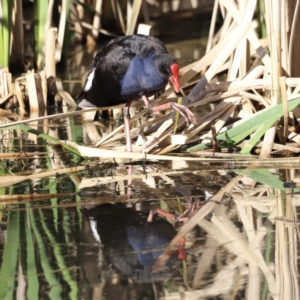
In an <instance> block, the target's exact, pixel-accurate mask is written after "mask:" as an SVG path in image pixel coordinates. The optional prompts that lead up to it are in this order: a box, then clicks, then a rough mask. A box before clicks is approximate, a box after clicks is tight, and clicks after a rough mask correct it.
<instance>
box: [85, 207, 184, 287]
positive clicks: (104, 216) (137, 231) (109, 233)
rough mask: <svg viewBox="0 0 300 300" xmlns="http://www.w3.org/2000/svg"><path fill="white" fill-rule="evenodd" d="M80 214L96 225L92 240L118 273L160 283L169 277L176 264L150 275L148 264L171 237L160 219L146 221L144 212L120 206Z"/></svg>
mask: <svg viewBox="0 0 300 300" xmlns="http://www.w3.org/2000/svg"><path fill="white" fill-rule="evenodd" d="M84 213H85V214H86V215H87V216H88V217H89V218H90V219H92V220H93V221H95V222H96V228H95V229H96V230H94V235H95V234H96V239H97V240H98V241H99V242H101V244H102V245H103V246H104V253H105V257H106V258H107V260H108V261H109V263H111V264H112V265H113V266H114V267H115V268H116V269H118V270H119V271H120V272H121V274H123V275H126V276H128V277H129V278H131V279H132V280H134V281H135V282H140V283H142V282H154V281H162V280H164V279H165V278H168V277H170V275H171V272H172V270H173V268H174V267H175V266H176V263H175V262H176V261H177V262H179V260H178V259H177V258H176V256H175V257H173V258H172V259H171V260H170V261H169V263H168V265H167V266H166V268H165V270H164V271H162V272H158V273H152V265H153V264H154V263H155V261H156V259H157V258H158V256H159V255H160V254H161V253H162V252H163V250H164V249H165V247H166V246H167V245H168V244H169V243H170V241H171V240H172V238H173V237H174V236H175V234H176V231H175V229H174V227H173V226H172V225H171V224H170V223H169V222H168V221H166V220H165V219H163V218H159V217H158V218H156V217H155V218H154V219H153V221H152V222H151V223H149V222H147V217H148V212H147V213H143V212H138V211H134V210H131V209H129V208H126V207H125V206H124V205H122V204H115V205H114V204H103V205H99V206H96V207H94V208H91V209H87V208H85V209H84Z"/></svg>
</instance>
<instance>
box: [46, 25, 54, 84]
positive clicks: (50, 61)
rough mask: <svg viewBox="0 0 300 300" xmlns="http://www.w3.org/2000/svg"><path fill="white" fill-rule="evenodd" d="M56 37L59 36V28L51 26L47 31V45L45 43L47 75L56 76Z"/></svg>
mask: <svg viewBox="0 0 300 300" xmlns="http://www.w3.org/2000/svg"><path fill="white" fill-rule="evenodd" d="M56 38H57V28H53V27H51V28H49V29H48V30H47V31H46V40H45V42H46V45H45V72H46V77H47V78H49V77H51V76H52V77H54V78H55V77H56V61H55V51H56Z"/></svg>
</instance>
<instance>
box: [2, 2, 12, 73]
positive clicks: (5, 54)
mask: <svg viewBox="0 0 300 300" xmlns="http://www.w3.org/2000/svg"><path fill="white" fill-rule="evenodd" d="M1 4H2V8H0V9H2V16H1V15H0V67H4V68H5V67H8V66H9V53H10V33H11V30H12V28H11V16H12V8H13V1H11V0H2V1H1V2H0V5H1Z"/></svg>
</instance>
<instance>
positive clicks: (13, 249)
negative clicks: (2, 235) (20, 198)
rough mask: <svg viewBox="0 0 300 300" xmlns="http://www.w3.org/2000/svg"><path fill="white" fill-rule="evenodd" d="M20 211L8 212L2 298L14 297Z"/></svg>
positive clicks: (1, 271)
mask: <svg viewBox="0 0 300 300" xmlns="http://www.w3.org/2000/svg"><path fill="white" fill-rule="evenodd" d="M19 232H20V211H10V212H8V222H7V240H6V243H5V245H4V250H3V255H2V265H1V269H0V299H14V290H15V285H16V280H15V278H16V275H17V273H18V271H17V267H18V261H19V259H18V258H19V245H20V240H19V239H20V235H19Z"/></svg>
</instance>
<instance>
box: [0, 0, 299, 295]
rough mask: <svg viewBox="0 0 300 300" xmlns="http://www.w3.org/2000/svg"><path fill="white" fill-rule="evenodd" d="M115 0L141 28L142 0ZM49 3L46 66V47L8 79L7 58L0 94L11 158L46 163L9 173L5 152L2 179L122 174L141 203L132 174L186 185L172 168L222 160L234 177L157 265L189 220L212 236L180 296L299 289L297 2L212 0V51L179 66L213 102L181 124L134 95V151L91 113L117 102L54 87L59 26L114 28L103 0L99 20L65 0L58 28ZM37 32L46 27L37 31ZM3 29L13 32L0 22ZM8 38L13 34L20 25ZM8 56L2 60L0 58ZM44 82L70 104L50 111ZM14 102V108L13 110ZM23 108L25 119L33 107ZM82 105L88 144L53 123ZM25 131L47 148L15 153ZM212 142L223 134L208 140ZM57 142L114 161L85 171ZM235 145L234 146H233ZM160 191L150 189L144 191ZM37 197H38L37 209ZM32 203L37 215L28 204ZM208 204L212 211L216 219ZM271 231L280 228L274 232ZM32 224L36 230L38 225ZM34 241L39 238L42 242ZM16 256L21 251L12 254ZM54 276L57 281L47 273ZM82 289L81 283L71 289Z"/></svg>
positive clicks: (187, 84)
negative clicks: (81, 98) (87, 103)
mask: <svg viewBox="0 0 300 300" xmlns="http://www.w3.org/2000/svg"><path fill="white" fill-rule="evenodd" d="M0 3H4V2H0ZM113 3H114V8H113V12H112V13H113V14H114V15H115V16H118V20H119V25H120V27H121V28H122V31H123V33H127V34H129V33H132V32H134V29H135V24H136V22H137V16H138V11H139V9H140V7H141V5H142V4H141V1H138V0H137V1H134V2H133V5H132V7H129V8H127V9H128V12H127V11H126V13H128V16H127V24H126V22H125V21H124V20H125V18H123V17H124V15H123V14H122V8H121V6H120V2H118V1H113ZM52 4H53V2H52V1H49V6H48V7H47V9H49V10H48V11H47V21H46V24H48V25H47V26H46V28H47V39H46V46H45V45H44V44H43V43H41V44H39V45H38V47H39V49H40V50H39V55H38V56H37V57H38V60H37V61H38V63H37V65H39V66H42V65H43V62H42V61H43V59H45V67H42V68H41V70H40V71H38V72H34V71H33V70H30V71H28V72H27V73H26V74H25V75H23V76H20V77H19V78H17V79H15V80H12V74H11V73H10V72H9V70H8V68H3V69H1V70H0V104H1V106H2V107H3V109H2V110H0V120H1V123H2V124H0V134H1V142H2V146H3V147H4V149H5V150H6V153H5V154H6V159H7V160H9V159H10V160H14V161H15V162H16V161H22V162H23V163H24V164H26V159H28V158H29V157H31V155H33V153H35V156H36V157H37V158H38V157H41V156H43V158H44V156H45V157H46V159H47V162H48V170H46V171H45V170H42V169H37V170H36V171H35V172H36V173H35V174H32V173H30V174H28V173H26V172H20V174H18V175H8V174H7V172H6V169H7V168H8V167H9V164H8V163H7V164H8V167H7V166H6V168H3V169H5V172H4V171H3V172H4V173H3V174H1V179H2V182H1V184H0V187H1V188H9V187H11V186H12V185H14V184H18V183H22V182H24V181H26V180H37V179H43V178H54V177H55V178H56V176H59V175H62V174H68V175H69V176H70V180H71V181H72V182H73V184H74V186H75V187H76V191H77V190H82V189H88V188H91V187H99V186H101V185H107V184H118V187H119V189H120V191H121V192H120V194H121V197H120V198H119V199H118V201H121V202H126V204H128V205H130V204H131V205H134V204H135V203H136V202H138V201H142V200H141V199H140V198H139V197H137V198H135V197H133V196H132V195H130V196H131V197H128V194H127V193H128V190H129V189H130V184H131V181H136V182H142V181H143V183H144V181H146V180H147V179H149V178H160V179H161V180H163V181H165V182H168V183H169V184H170V185H171V186H172V187H176V188H178V190H179V189H180V186H179V185H178V184H177V183H176V181H175V180H174V177H176V176H179V177H183V178H184V179H185V178H189V177H188V176H191V177H190V178H191V180H194V181H192V183H193V184H194V185H195V186H196V185H198V181H195V179H193V178H194V176H196V175H199V172H200V171H201V172H203V174H206V175H207V172H208V170H212V169H214V170H216V169H218V170H219V172H220V173H221V172H223V173H222V174H223V175H224V176H223V175H221V177H222V178H226V179H227V183H226V184H225V185H224V187H223V188H222V189H220V190H219V191H218V192H217V193H216V194H215V195H210V196H209V197H208V198H207V199H206V200H207V201H206V202H205V203H203V206H202V207H201V208H200V209H199V210H198V211H197V212H196V213H195V214H193V215H191V217H190V218H189V220H188V221H187V222H186V223H185V224H184V225H183V226H182V227H181V228H180V230H179V231H178V234H177V235H176V236H175V237H174V239H173V240H172V242H171V243H170V245H169V247H168V248H167V249H166V250H165V251H164V253H163V254H162V255H161V257H160V258H159V259H158V261H157V262H156V264H155V266H154V269H155V270H156V271H158V270H160V269H161V268H163V266H164V264H165V263H166V261H167V260H168V259H169V258H170V255H171V254H172V253H173V252H174V250H175V248H176V247H175V245H176V243H177V242H178V240H180V238H182V237H184V236H185V237H186V238H187V239H188V238H189V237H191V239H192V235H193V232H194V228H195V227H196V226H199V227H200V228H203V229H204V230H205V231H206V232H207V233H208V236H207V239H206V240H205V245H204V246H205V247H203V248H202V249H201V250H199V251H198V250H197V251H198V252H197V251H196V250H195V249H193V247H191V248H190V249H191V253H190V254H189V255H190V261H189V260H187V261H186V264H187V265H188V266H190V267H191V268H192V270H193V272H189V274H183V276H185V278H184V282H185V283H186V286H182V287H180V288H181V290H180V296H182V295H184V296H185V297H186V298H188V299H199V298H201V297H202V298H205V297H215V296H219V295H224V298H227V299H235V298H237V295H238V293H239V291H241V290H245V295H244V297H245V298H246V299H268V297H271V298H272V299H299V297H300V295H299V286H298V265H299V258H298V254H297V246H298V244H297V242H298V240H299V230H298V227H297V226H298V225H297V224H298V223H299V219H298V214H297V212H298V210H299V209H298V206H299V205H300V204H299V201H300V199H299V195H298V193H299V190H298V186H299V182H300V179H299V175H298V174H297V170H295V168H297V167H299V158H298V157H289V156H290V155H298V153H299V151H300V150H299V149H300V148H299V138H300V137H299V124H298V123H299V118H300V111H299V104H300V77H299V76H300V72H299V70H298V68H297V66H298V65H299V63H298V62H299V51H298V50H299V49H298V48H299V46H298V45H299V42H298V39H299V37H298V36H297V35H296V28H297V26H298V22H299V20H298V17H299V3H298V2H297V3H295V2H293V1H279V0H275V1H271V0H265V1H258V2H257V1H253V0H248V1H242V0H241V1H232V0H216V1H215V2H214V8H213V12H212V21H211V27H210V31H209V35H208V43H207V49H206V53H205V55H204V56H203V57H202V58H201V59H200V60H198V61H196V62H194V63H192V64H191V65H188V66H185V67H182V68H181V74H180V75H181V86H182V93H183V95H184V97H183V103H184V104H185V105H186V106H187V107H189V108H190V109H191V110H192V111H193V112H194V113H195V114H196V115H197V113H198V112H199V111H201V110H202V108H203V107H204V106H205V105H208V104H210V105H212V106H213V107H214V108H213V109H212V110H211V111H210V112H208V113H206V114H205V115H203V116H201V117H197V124H195V125H193V124H191V125H186V124H185V122H184V120H183V119H182V118H180V117H179V118H178V120H177V122H176V114H175V113H173V112H166V113H165V114H157V115H154V116H151V117H150V118H149V117H148V116H147V110H145V109H143V110H140V109H138V108H137V107H138V106H140V104H141V102H139V101H138V102H136V103H135V104H134V105H135V107H136V108H135V109H134V110H133V112H132V116H131V124H132V129H131V136H132V138H133V140H134V141H136V144H137V145H135V150H136V152H133V153H126V152H124V148H125V146H124V140H125V138H124V133H123V127H124V126H123V125H120V126H118V127H117V128H115V129H114V130H113V131H111V132H110V133H108V132H107V130H106V128H105V125H103V124H100V126H99V123H96V122H94V115H95V112H96V111H97V110H98V111H102V110H109V109H116V107H102V108H96V109H90V110H85V111H84V112H82V111H74V109H75V108H76V103H75V102H74V100H73V98H72V97H71V95H70V94H69V93H68V92H67V91H62V90H61V89H59V88H58V86H59V84H58V83H57V82H55V81H56V70H55V63H56V62H57V61H59V60H60V59H61V55H62V53H63V52H62V49H63V40H64V38H63V35H64V32H65V31H64V29H63V28H65V26H66V22H67V21H66V20H67V19H68V14H69V13H70V14H71V15H70V18H69V20H72V22H73V23H72V25H73V26H74V28H75V30H76V33H77V34H78V39H80V38H82V34H83V32H84V28H86V27H89V28H91V29H93V30H92V35H93V36H94V38H96V37H97V35H98V34H99V32H100V33H105V34H109V32H108V31H107V29H104V28H101V1H97V5H96V6H95V12H96V14H95V16H94V19H93V25H91V24H87V23H86V22H85V21H84V18H83V16H82V15H80V9H78V7H76V5H75V3H74V2H72V1H71V2H68V1H62V7H64V11H63V13H62V15H61V19H60V21H61V22H60V23H59V24H60V25H59V28H58V29H55V28H52V27H50V25H49V24H50V23H51V22H50V21H49V20H51V5H52ZM3 7H4V6H3ZM4 8H5V10H4V9H2V11H1V12H0V13H2V14H4V13H8V12H9V9H8V7H4ZM76 8H77V9H76ZM39 9H40V8H39ZM37 13H39V14H44V13H45V12H42V11H37ZM218 14H220V15H221V16H222V19H223V25H222V26H221V27H220V28H219V29H218V30H216V28H217V25H216V23H217V16H218ZM18 26H19V25H18ZM42 26H44V25H42ZM257 26H259V27H257ZM74 28H71V29H74ZM148 29H149V28H148ZM258 33H259V34H260V35H259V34H258ZM39 36H40V37H41V36H42V34H41V33H40V32H39ZM0 38H8V37H7V35H5V34H2V35H1V34H0ZM41 39H42V38H41ZM13 40H16V39H15V37H14V38H13ZM57 40H58V41H59V47H57V43H56V41H57ZM43 42H44V41H43ZM9 43H10V42H9ZM0 45H1V43H0ZM41 49H44V50H41ZM41 51H45V52H44V54H45V55H44V56H43V55H40V53H41ZM6 56H7V53H6V54H5V57H6ZM1 63H2V64H3V66H6V63H5V61H4V60H3V62H1ZM199 78H200V79H199ZM220 78H223V80H220ZM49 94H51V95H52V96H59V97H60V98H61V99H63V100H64V102H65V104H66V105H67V107H68V109H67V111H66V112H63V113H60V114H56V115H50V116H48V115H46V109H45V108H46V106H47V101H46V100H47V99H49ZM168 101H177V97H176V95H175V94H174V92H173V90H172V89H171V88H167V89H166V91H165V92H164V93H163V94H162V95H161V96H159V97H158V98H156V99H153V104H154V105H157V104H163V103H165V102H168ZM16 107H17V108H18V111H17V112H18V113H13V112H11V111H9V110H12V109H14V108H16ZM65 107H66V106H64V109H65ZM121 107H122V106H120V107H118V108H121ZM5 108H6V110H5ZM41 112H42V113H41ZM28 115H30V119H28V118H27V117H28ZM77 115H82V116H83V117H82V124H83V126H84V129H85V131H84V134H85V137H88V138H89V141H90V144H89V145H81V144H79V143H76V142H75V139H76V134H75V133H74V132H72V130H69V132H68V137H69V140H68V141H67V140H61V139H60V135H59V134H58V131H57V128H58V127H59V126H60V124H58V125H57V124H56V122H57V120H62V119H63V120H65V119H66V118H68V117H72V116H77ZM141 120H142V121H141ZM27 123H28V124H29V125H27ZM212 126H213V127H212ZM50 129H51V130H50ZM24 133H26V134H27V135H28V139H30V140H32V141H35V144H37V139H38V138H43V139H45V140H46V141H47V144H46V147H47V150H48V152H44V151H41V153H37V152H33V153H30V152H29V153H28V157H27V158H24V153H21V152H20V153H19V154H18V157H16V153H14V152H13V151H11V150H10V149H12V148H13V141H14V140H15V139H20V140H21V141H22V139H24V136H23V135H24ZM20 143H21V142H20ZM213 143H214V144H215V145H216V146H215V147H214V148H213V151H212V150H211V149H212V147H213V146H212V145H213ZM91 144H92V145H91ZM56 145H59V146H62V147H64V150H66V152H67V153H69V152H73V154H75V157H76V160H75V161H76V163H78V164H79V162H82V161H83V159H86V158H91V157H93V158H94V157H96V158H98V160H96V161H94V162H91V161H89V167H91V168H92V167H93V166H94V165H97V166H100V167H101V168H104V169H105V168H107V169H109V172H108V171H107V173H105V175H103V174H102V175H101V176H99V175H98V174H97V173H96V172H95V174H94V173H93V176H92V178H90V177H89V176H85V175H84V171H86V170H87V169H88V168H87V165H77V164H75V165H74V166H71V167H70V166H69V165H68V163H69V162H70V161H68V160H66V161H68V163H66V162H65V161H64V160H63V159H61V153H60V152H58V151H57V149H56V148H55V146H56ZM141 147H142V148H143V149H142V151H140V149H141ZM230 150H235V151H236V152H237V153H233V154H231V153H227V152H229V151H230ZM273 154H277V155H280V156H283V157H282V158H277V159H275V158H272V157H271V156H272V155H273ZM284 156H287V157H284ZM209 157H211V158H209ZM1 159H3V157H1ZM157 161H164V162H166V161H168V162H169V164H170V165H171V167H170V168H169V169H168V170H165V169H164V168H163V167H162V166H160V165H159V166H157V165H155V162H157ZM116 162H117V163H118V164H119V165H121V166H122V167H123V173H121V174H117V175H116V174H114V176H112V175H111V172H110V168H111V167H110V166H111V164H115V163H116ZM128 162H129V163H132V164H133V163H136V162H137V163H138V164H139V166H138V167H137V168H135V172H134V174H130V173H127V174H125V173H126V172H125V171H127V170H125V168H124V166H125V165H124V163H125V164H127V163H128ZM148 162H152V163H153V165H154V167H153V166H152V168H149V169H147V168H146V167H145V166H146V163H148ZM36 164H37V165H38V163H36ZM192 164H197V167H198V169H197V170H196V171H191V169H192V167H193V170H194V167H195V166H194V165H192ZM170 169H171V170H172V171H170ZM226 169H231V170H234V172H235V174H238V175H237V176H236V177H234V178H232V177H233V176H232V173H233V172H231V173H230V174H229V172H226V171H225V170H226ZM275 169H276V170H279V169H285V171H284V176H282V177H284V178H285V180H287V181H289V182H290V183H291V187H288V188H286V187H285V186H284V182H283V180H282V179H281V178H279V176H278V174H277V173H276V172H275V171H274V170H275ZM1 170H2V169H1ZM220 170H222V171H220ZM86 172H87V171H86ZM228 178H229V179H228ZM197 180H198V179H197ZM143 188H144V185H143ZM153 189H155V191H156V193H157V194H154V196H153V199H160V197H161V195H160V192H159V191H158V189H157V187H156V185H155V184H154V187H153ZM150 191H153V190H151V189H149V194H150ZM181 191H182V189H181ZM53 195H54V197H60V196H62V195H63V196H67V197H68V196H70V195H72V196H74V195H78V193H75V192H74V193H72V194H70V193H65V194H64V193H59V192H56V193H53ZM187 195H188V196H187ZM189 196H193V195H190V194H189V191H184V192H183V191H182V195H181V197H180V200H182V199H184V198H185V199H186V198H189ZM48 197H51V191H50V190H49V193H46V194H45V195H43V196H42V197H41V198H39V197H38V196H32V197H29V196H28V195H26V194H22V195H19V196H16V195H15V194H13V193H12V194H11V195H7V196H1V199H0V202H1V203H2V204H3V205H14V204H17V203H20V202H30V203H31V202H32V203H34V201H36V200H38V199H45V198H48ZM195 197H197V196H195ZM226 197H228V198H230V199H229V200H230V201H229V202H231V204H228V203H226ZM153 199H152V198H149V197H148V199H146V200H148V201H152V200H153ZM178 199H179V198H178ZM146 200H145V201H146ZM165 200H166V201H167V200H169V199H165ZM101 201H102V203H107V202H114V200H113V199H112V197H107V198H101V199H100V200H99V203H100V202H101ZM115 202H117V201H115ZM92 203H93V204H95V199H93V200H91V201H90V202H84V203H82V202H78V201H77V202H74V203H73V204H72V203H62V204H55V205H51V206H46V207H47V208H48V207H51V208H52V209H53V210H55V209H57V208H58V207H70V206H72V205H74V206H76V207H78V206H81V205H84V204H92ZM27 204H28V205H29V203H27ZM97 204H98V202H97ZM40 207H41V206H38V205H37V209H40ZM26 208H27V206H26ZM5 209H6V211H7V212H8V213H9V212H11V213H12V212H14V213H19V212H20V211H21V210H24V209H23V208H21V209H19V208H16V207H6V208H5ZM0 211H1V210H0ZM29 215H31V219H32V221H31V222H32V224H33V225H34V220H35V219H34V218H33V215H32V213H30V214H29ZM207 216H210V219H209V221H208V220H207ZM237 220H238V221H239V222H240V224H242V225H243V229H244V230H243V232H241V229H240V227H238V226H237V225H236V221H237ZM43 225H44V226H46V224H43ZM32 228H34V226H32ZM45 228H46V227H45ZM28 230H29V229H28ZM35 230H36V229H35ZM272 233H274V240H272V239H271V238H270V235H271V234H272ZM35 234H36V236H38V234H37V232H35ZM48 238H50V237H49V236H48ZM10 242H11V243H13V241H10ZM39 245H40V246H39V247H42V246H43V243H40V244H39ZM274 245H275V246H274ZM220 249H221V250H220ZM193 251H194V252H193ZM41 253H43V252H42V251H41ZM224 255H226V260H225V259H224ZM15 256H16V262H17V260H18V259H17V254H16V255H15ZM271 256H272V257H274V261H272V260H271ZM192 260H193V261H196V262H197V265H196V268H195V265H194V264H192V263H191V261H192ZM212 265H214V269H215V271H214V274H215V275H214V276H213V278H212V279H211V281H210V284H209V285H207V284H206V283H207V282H206V281H204V278H205V276H206V275H207V274H210V272H211V269H212ZM65 269H67V268H66V262H65V261H63V263H62V264H61V265H60V270H65ZM45 270H46V267H45ZM47 280H48V282H51V278H50V279H49V278H48V279H47ZM204 282H205V284H206V285H205V284H204ZM72 284H73V283H72ZM261 291H262V292H261ZM76 292H77V290H76V289H74V291H73V293H74V295H75V294H76ZM164 292H165V295H166V296H165V298H164V299H178V297H179V293H178V292H174V291H170V289H168V288H167V287H165V288H164ZM176 297H177V298H176Z"/></svg>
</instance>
